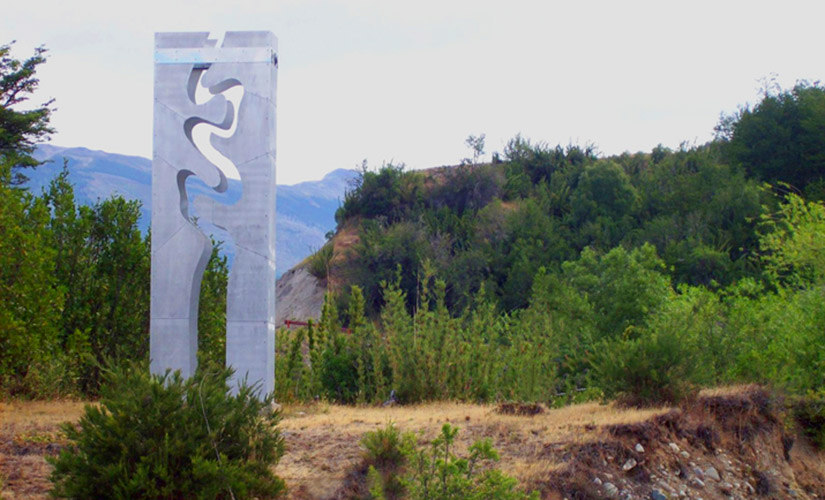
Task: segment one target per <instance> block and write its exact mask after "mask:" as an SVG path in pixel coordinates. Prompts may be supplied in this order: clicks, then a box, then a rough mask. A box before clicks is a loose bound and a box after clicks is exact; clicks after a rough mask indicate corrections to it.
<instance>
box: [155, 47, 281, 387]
mask: <svg viewBox="0 0 825 500" xmlns="http://www.w3.org/2000/svg"><path fill="white" fill-rule="evenodd" d="M276 44H277V40H276V39H275V37H274V36H273V35H272V33H269V32H227V33H226V34H225V36H224V38H223V42H222V44H220V46H218V40H216V39H210V38H209V34H208V33H157V34H156V35H155V105H154V154H153V158H152V164H153V167H152V168H153V172H152V299H151V327H150V328H151V342H150V356H151V359H152V362H151V370H152V371H153V372H154V373H162V372H164V371H165V370H167V369H172V370H177V369H179V370H181V372H182V374H183V375H184V376H191V375H192V374H193V373H194V370H195V368H196V363H197V358H196V352H197V316H198V297H199V294H200V283H201V278H202V276H203V271H204V268H205V266H206V263H207V261H208V258H209V253H210V251H211V242H210V241H209V238H208V237H206V236H205V235H204V234H203V232H202V231H201V230H200V229H199V228H198V227H197V226H196V225H195V223H194V222H195V217H197V218H198V219H199V220H206V221H209V222H211V223H212V224H214V225H216V226H218V227H219V228H221V229H224V230H226V231H227V232H228V233H229V235H230V236H231V237H232V239H233V243H234V247H235V248H234V249H235V259H234V263H233V265H232V269H231V270H230V274H229V284H228V289H227V314H226V316H227V327H226V328H227V331H226V361H227V365H230V366H232V367H234V368H235V370H236V374H235V381H233V386H234V385H235V384H234V382H237V381H238V380H243V379H246V380H247V381H248V382H249V383H253V384H259V385H260V390H261V393H262V394H266V393H270V392H272V390H273V389H274V380H273V376H274V371H275V364H274V356H275V338H274V331H275V95H276V82H277V56H276V53H277V51H276ZM193 176H197V177H198V178H199V179H200V180H202V181H203V182H204V183H205V184H206V185H207V186H209V187H211V188H212V189H213V190H214V191H215V193H216V195H218V196H217V199H213V198H206V197H199V198H196V199H195V200H193V202H190V200H189V195H188V193H187V189H186V182H187V179H188V178H189V177H193ZM236 189H239V190H240V197H239V198H238V197H237V196H235V197H231V196H228V194H229V193H228V191H231V190H236ZM221 194H224V196H223V199H221V196H220V195H221ZM233 199H236V200H237V201H235V202H234V203H232V202H231V200H233ZM230 203H231V204H230ZM193 209H194V210H193Z"/></svg>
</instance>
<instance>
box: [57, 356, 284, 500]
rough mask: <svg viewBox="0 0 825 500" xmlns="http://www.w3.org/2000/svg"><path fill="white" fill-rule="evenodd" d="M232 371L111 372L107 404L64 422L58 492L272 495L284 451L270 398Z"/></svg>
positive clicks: (278, 489)
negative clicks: (232, 383)
mask: <svg viewBox="0 0 825 500" xmlns="http://www.w3.org/2000/svg"><path fill="white" fill-rule="evenodd" d="M230 374H231V371H230V370H222V371H220V372H213V373H199V374H198V375H197V376H195V377H192V378H190V379H188V380H183V379H182V378H181V377H180V375H179V373H177V372H175V373H173V374H170V373H167V374H166V375H164V376H152V375H149V374H148V370H146V368H145V367H141V366H134V367H131V368H129V369H124V370H115V371H113V372H111V374H110V377H109V384H108V385H106V386H105V387H104V389H103V393H102V394H103V397H102V399H101V401H100V404H99V405H88V406H87V407H86V409H85V413H84V415H83V416H82V417H81V419H80V421H79V423H78V424H77V426H74V425H71V424H66V425H65V426H64V428H63V430H64V432H65V433H66V436H67V437H68V439H69V440H70V441H71V443H72V444H71V445H70V446H68V447H67V448H65V449H64V450H63V451H61V453H60V455H59V456H58V457H56V458H55V459H53V460H52V463H53V465H54V471H53V474H52V480H53V481H54V483H55V488H54V490H53V491H54V494H55V495H56V496H60V497H66V498H235V499H239V498H252V497H258V498H272V497H276V496H279V495H280V494H281V493H283V491H284V488H285V486H284V482H283V481H282V480H281V479H279V478H278V477H277V476H275V475H274V474H273V473H272V471H271V469H270V468H271V466H273V465H274V464H275V463H276V462H277V461H278V460H279V459H280V457H281V455H282V454H283V451H284V446H283V440H282V438H281V437H280V435H279V433H278V431H277V430H276V428H275V424H276V423H277V415H276V414H275V413H273V412H272V411H271V410H270V403H271V400H270V399H265V400H263V401H260V400H258V399H257V398H256V397H255V389H254V388H252V387H248V386H242V387H240V388H239V389H238V391H237V394H235V395H230V392H229V388H228V386H227V379H228V377H229V376H230Z"/></svg>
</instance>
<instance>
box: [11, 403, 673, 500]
mask: <svg viewBox="0 0 825 500" xmlns="http://www.w3.org/2000/svg"><path fill="white" fill-rule="evenodd" d="M83 405H84V403H83V402H76V401H55V402H29V401H12V402H5V403H0V475H2V477H3V490H2V498H14V499H17V498H48V490H49V488H50V483H49V480H48V476H49V473H50V466H49V465H48V463H46V460H45V457H46V456H47V455H49V454H54V453H56V452H57V450H59V448H60V446H63V445H64V444H65V442H64V440H63V438H62V436H61V434H60V432H59V424H60V423H61V422H66V421H75V420H77V419H78V418H79V417H80V415H81V413H82V410H83ZM664 411H666V410H665V409H657V410H644V411H639V410H619V409H617V408H615V407H614V406H610V405H608V406H605V405H599V404H595V403H588V404H583V405H576V406H570V407H566V408H562V409H558V410H548V411H545V412H543V413H541V414H539V415H535V416H511V415H502V414H499V413H498V412H497V411H496V407H495V406H485V405H470V404H458V403H439V404H429V405H420V406H408V407H400V406H396V407H389V408H374V407H363V408H358V407H345V406H335V405H327V404H323V403H320V404H315V405H311V406H289V407H285V408H284V409H283V420H282V422H281V424H280V426H279V427H280V429H281V432H282V433H283V436H284V438H285V441H286V445H287V453H286V455H285V456H284V458H283V459H282V460H281V462H280V464H279V465H278V466H277V467H276V471H277V473H278V475H280V476H281V477H283V478H284V479H285V480H286V482H287V485H288V486H289V488H290V497H291V498H326V497H329V496H331V495H333V494H334V493H335V492H336V491H337V490H338V489H340V488H341V486H342V485H343V483H344V482H345V480H346V478H347V475H348V474H349V473H350V472H351V471H352V470H353V468H355V467H357V465H358V464H359V463H360V461H361V458H362V453H363V449H362V447H361V446H360V443H359V442H360V439H361V437H362V436H363V435H364V433H365V432H367V431H370V430H375V429H377V428H380V427H382V426H384V425H386V424H387V423H388V422H390V421H392V422H395V423H396V425H397V426H398V427H399V428H400V429H401V430H403V431H414V432H419V433H421V434H422V439H429V438H431V437H433V436H434V435H435V434H436V433H437V432H438V431H439V430H440V428H441V425H442V424H443V423H445V422H450V423H451V424H453V425H456V426H458V427H459V428H460V429H461V432H460V433H459V441H460V447H462V448H466V447H467V446H469V445H470V444H471V443H472V442H473V441H475V440H477V439H480V438H484V437H489V438H491V439H492V440H493V443H494V445H495V447H496V448H498V450H499V451H500V452H501V457H502V459H501V463H500V465H501V467H502V469H504V470H505V471H506V472H508V473H510V474H513V475H515V476H516V477H517V478H519V479H520V480H522V481H527V482H529V481H530V480H531V479H534V478H537V477H540V476H543V475H545V474H546V473H547V472H548V471H551V470H553V469H554V468H556V467H558V466H559V465H560V464H559V463H557V462H555V461H554V460H552V459H550V458H549V456H548V454H547V453H546V449H547V447H554V446H555V447H563V446H565V445H566V444H571V443H582V442H586V441H587V440H592V439H596V438H597V437H598V436H599V429H600V428H601V427H602V426H605V425H613V424H622V423H634V422H640V421H642V420H645V419H648V418H650V417H651V416H653V415H657V414H661V413H663V412H664Z"/></svg>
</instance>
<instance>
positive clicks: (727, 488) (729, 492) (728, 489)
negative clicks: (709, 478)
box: [719, 482, 733, 497]
mask: <svg viewBox="0 0 825 500" xmlns="http://www.w3.org/2000/svg"><path fill="white" fill-rule="evenodd" d="M719 489H720V490H721V491H722V494H724V495H725V496H728V497H730V496H733V485H732V484H730V483H727V482H723V483H722V484H720V485H719Z"/></svg>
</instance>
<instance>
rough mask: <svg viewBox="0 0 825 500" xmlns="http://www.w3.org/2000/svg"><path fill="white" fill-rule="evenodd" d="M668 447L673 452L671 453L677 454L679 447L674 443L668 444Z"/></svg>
mask: <svg viewBox="0 0 825 500" xmlns="http://www.w3.org/2000/svg"><path fill="white" fill-rule="evenodd" d="M668 446H670V449H671V450H672V451H673V453H679V445H677V444H676V443H668Z"/></svg>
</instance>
